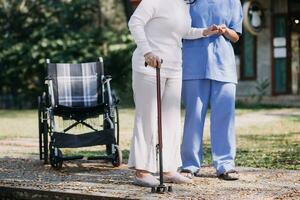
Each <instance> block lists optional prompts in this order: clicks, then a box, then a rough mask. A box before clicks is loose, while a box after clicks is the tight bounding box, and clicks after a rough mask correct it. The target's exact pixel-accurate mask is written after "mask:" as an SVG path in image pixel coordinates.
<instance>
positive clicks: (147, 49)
mask: <svg viewBox="0 0 300 200" xmlns="http://www.w3.org/2000/svg"><path fill="white" fill-rule="evenodd" d="M140 49H141V52H142V54H143V55H145V54H146V53H149V52H152V49H151V47H150V46H149V45H148V44H144V45H141V46H140Z"/></svg>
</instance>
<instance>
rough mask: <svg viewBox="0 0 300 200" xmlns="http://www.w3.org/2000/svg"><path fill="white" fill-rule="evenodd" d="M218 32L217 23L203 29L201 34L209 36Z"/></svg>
mask: <svg viewBox="0 0 300 200" xmlns="http://www.w3.org/2000/svg"><path fill="white" fill-rule="evenodd" d="M218 33H220V31H219V27H218V26H217V25H212V26H210V27H208V28H206V29H204V30H203V36H205V37H207V36H211V35H215V34H218Z"/></svg>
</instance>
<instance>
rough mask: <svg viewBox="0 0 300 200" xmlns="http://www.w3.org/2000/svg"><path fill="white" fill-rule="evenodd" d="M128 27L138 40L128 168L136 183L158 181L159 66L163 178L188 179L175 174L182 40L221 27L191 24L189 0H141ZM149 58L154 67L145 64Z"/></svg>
mask: <svg viewBox="0 0 300 200" xmlns="http://www.w3.org/2000/svg"><path fill="white" fill-rule="evenodd" d="M128 25H129V29H130V31H131V34H132V36H133V38H134V40H135V42H136V44H137V48H136V50H135V51H134V53H133V58H132V68H133V78H132V79H133V80H132V87H133V92H134V102H135V108H136V110H135V122H134V130H133V137H132V142H131V148H130V155H129V161H128V166H129V167H130V168H133V169H136V174H135V180H134V181H135V184H138V185H141V186H149V187H152V186H157V185H159V181H158V180H157V179H156V178H155V177H154V176H153V175H152V173H156V172H157V171H158V167H157V159H156V144H157V140H158V139H157V124H156V123H157V110H156V76H155V73H156V70H155V67H161V70H160V71H161V91H162V97H161V98H162V133H163V158H164V160H163V165H164V169H163V171H164V180H165V181H167V182H173V183H189V182H191V180H190V179H188V178H186V177H184V176H181V175H180V174H179V173H177V168H178V167H180V166H181V157H180V143H181V126H180V99H181V83H182V79H181V78H182V76H181V73H182V68H181V67H182V66H181V65H182V51H181V47H182V39H183V38H185V39H196V38H201V37H207V36H209V35H212V34H216V33H218V30H217V27H216V26H212V27H209V28H207V29H199V28H192V27H191V18H190V15H189V5H188V3H187V2H186V1H185V0H142V2H141V3H140V5H139V6H138V7H137V9H136V10H135V12H134V14H133V15H132V17H131V19H130V21H129V24H128ZM161 59H163V64H161ZM145 62H146V63H147V64H148V65H149V66H151V67H145Z"/></svg>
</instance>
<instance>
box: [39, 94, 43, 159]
mask: <svg viewBox="0 0 300 200" xmlns="http://www.w3.org/2000/svg"><path fill="white" fill-rule="evenodd" d="M42 108H43V106H42V100H41V97H40V96H39V97H38V122H39V152H40V160H42V159H43V129H44V124H43V118H42V116H43V113H42V112H43V110H42Z"/></svg>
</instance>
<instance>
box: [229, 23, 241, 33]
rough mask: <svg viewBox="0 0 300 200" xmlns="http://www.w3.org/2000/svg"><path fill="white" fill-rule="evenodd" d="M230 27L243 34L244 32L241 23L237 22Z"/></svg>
mask: <svg viewBox="0 0 300 200" xmlns="http://www.w3.org/2000/svg"><path fill="white" fill-rule="evenodd" d="M229 28H230V29H232V30H234V31H235V32H237V33H239V34H242V33H243V28H242V26H241V25H239V24H237V25H235V26H231V27H229Z"/></svg>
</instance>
